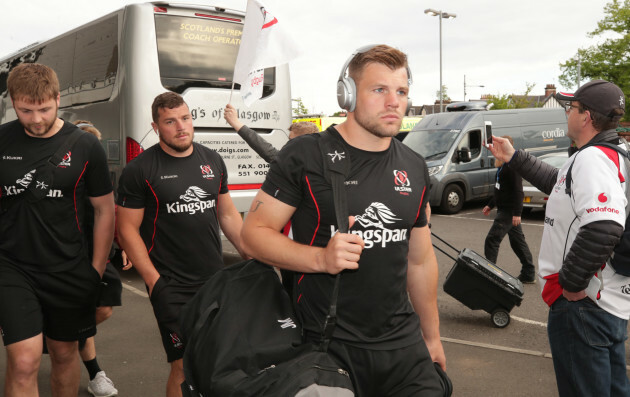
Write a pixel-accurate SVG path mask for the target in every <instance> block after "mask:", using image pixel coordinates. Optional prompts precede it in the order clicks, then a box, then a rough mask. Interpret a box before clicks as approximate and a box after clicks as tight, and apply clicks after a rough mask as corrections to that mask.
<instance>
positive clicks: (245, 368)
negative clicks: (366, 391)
mask: <svg viewBox="0 0 630 397" xmlns="http://www.w3.org/2000/svg"><path fill="white" fill-rule="evenodd" d="M180 323H181V326H182V336H183V338H184V343H185V346H186V350H185V352H184V372H185V375H186V382H185V383H184V384H183V385H182V391H183V392H184V395H185V396H195V397H197V396H205V397H210V396H221V397H230V396H234V397H236V396H294V395H300V396H308V395H309V394H298V393H300V390H304V389H307V388H309V387H310V388H311V389H310V390H314V389H315V388H317V387H320V386H323V387H325V389H323V390H326V391H327V392H330V393H333V394H330V393H329V394H321V388H320V394H312V395H317V396H328V395H330V396H340V397H341V396H344V397H345V396H354V393H353V392H352V382H351V381H350V377H349V375H348V373H347V372H346V371H345V370H343V369H342V368H341V367H340V366H339V365H337V364H336V363H335V362H334V361H333V360H332V359H331V358H330V357H329V356H328V355H327V354H326V353H323V352H319V351H316V350H315V349H314V348H315V347H314V346H312V345H309V344H306V345H305V344H302V335H301V329H300V327H299V325H298V324H297V320H296V315H295V312H294V310H293V306H292V304H291V301H290V298H289V296H288V294H287V293H286V291H285V290H284V288H283V287H282V284H281V283H280V279H279V278H278V275H277V274H276V272H275V271H274V270H273V268H272V267H270V266H267V265H265V264H263V263H260V262H258V261H256V260H249V261H245V262H240V263H237V264H234V265H230V266H228V267H226V268H224V269H222V270H220V271H219V272H217V273H216V274H215V275H214V276H213V277H212V278H211V279H210V280H209V281H208V282H207V283H206V284H205V285H204V286H203V287H202V288H201V289H200V290H199V292H198V293H197V294H196V295H195V297H194V298H193V299H192V300H191V301H190V302H189V303H188V304H187V305H186V306H185V307H184V309H183V310H182V313H181V317H180ZM339 387H341V389H342V390H341V391H339V390H337V391H334V392H333V390H334V388H339ZM279 390H281V391H279ZM343 390H345V391H346V392H343ZM344 393H345V394H344Z"/></svg>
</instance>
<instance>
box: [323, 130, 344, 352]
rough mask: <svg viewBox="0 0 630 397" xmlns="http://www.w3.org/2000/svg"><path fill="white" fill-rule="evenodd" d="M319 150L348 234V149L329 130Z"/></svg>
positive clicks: (333, 304)
mask: <svg viewBox="0 0 630 397" xmlns="http://www.w3.org/2000/svg"><path fill="white" fill-rule="evenodd" d="M319 149H320V151H321V154H322V160H323V165H324V175H325V177H326V179H329V178H330V183H331V186H332V191H333V202H334V205H335V216H336V218H337V227H338V230H339V233H348V229H349V223H348V198H347V196H346V189H345V183H344V182H345V181H346V178H347V177H348V175H349V174H350V157H349V156H348V155H347V154H346V152H345V151H346V149H345V147H344V146H343V143H342V142H341V139H339V138H338V137H336V136H334V135H333V134H332V133H331V132H330V131H329V130H325V131H322V132H321V137H320V140H319ZM340 279H341V273H338V274H337V275H336V276H335V284H334V287H333V292H332V296H331V299H330V308H329V309H328V315H327V316H326V320H325V321H324V326H323V328H322V340H321V343H320V346H319V350H320V351H322V352H326V351H327V350H328V345H329V344H330V340H331V339H332V335H333V332H334V331H335V327H336V326H337V298H338V297H339V283H340Z"/></svg>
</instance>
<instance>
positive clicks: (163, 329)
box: [150, 276, 201, 363]
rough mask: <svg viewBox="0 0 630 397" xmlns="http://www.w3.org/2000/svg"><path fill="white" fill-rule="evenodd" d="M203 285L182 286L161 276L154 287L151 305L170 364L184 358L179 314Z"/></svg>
mask: <svg viewBox="0 0 630 397" xmlns="http://www.w3.org/2000/svg"><path fill="white" fill-rule="evenodd" d="M199 288H201V285H189V284H182V283H179V282H177V281H176V280H173V279H170V278H169V277H167V276H161V277H160V278H159V279H158V281H157V282H156V283H155V286H154V287H153V291H152V293H151V297H150V300H151V305H152V306H153V314H155V319H156V320H157V323H158V327H159V329H160V335H162V344H163V345H164V351H166V360H167V361H168V362H169V363H170V362H173V361H175V360H179V359H180V358H183V357H184V343H183V342H182V340H181V337H180V335H181V332H180V328H179V313H180V312H181V309H182V306H184V305H185V304H186V303H188V302H189V301H190V300H191V299H192V298H193V296H194V295H195V293H196V292H197V291H198V290H199Z"/></svg>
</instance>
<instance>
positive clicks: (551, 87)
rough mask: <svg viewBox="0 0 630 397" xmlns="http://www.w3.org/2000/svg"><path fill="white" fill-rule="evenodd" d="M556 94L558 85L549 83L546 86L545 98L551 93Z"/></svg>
mask: <svg viewBox="0 0 630 397" xmlns="http://www.w3.org/2000/svg"><path fill="white" fill-rule="evenodd" d="M555 94H556V86H555V85H554V84H547V85H546V86H545V98H547V97H548V96H549V95H555Z"/></svg>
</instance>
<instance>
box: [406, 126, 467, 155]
mask: <svg viewBox="0 0 630 397" xmlns="http://www.w3.org/2000/svg"><path fill="white" fill-rule="evenodd" d="M459 132H460V131H459V130H443V129H440V130H417V131H415V130H414V131H412V132H410V133H409V134H408V135H407V137H406V138H405V139H404V140H403V143H404V144H405V145H407V146H409V147H410V148H411V149H413V150H414V151H415V152H416V153H418V154H420V155H421V156H422V157H424V159H425V160H438V159H441V158H442V157H444V156H446V155H447V154H448V152H449V150H450V148H451V146H452V145H453V142H455V139H457V136H458V135H459Z"/></svg>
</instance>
